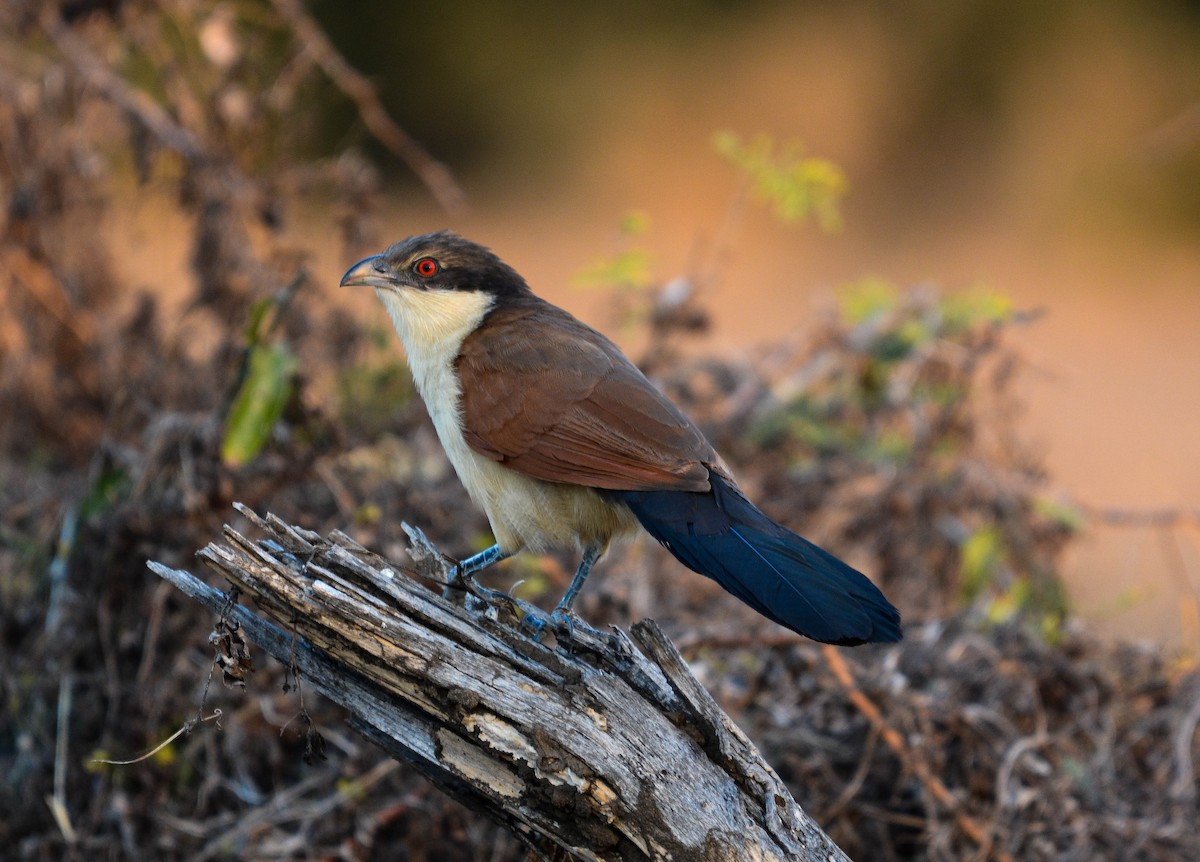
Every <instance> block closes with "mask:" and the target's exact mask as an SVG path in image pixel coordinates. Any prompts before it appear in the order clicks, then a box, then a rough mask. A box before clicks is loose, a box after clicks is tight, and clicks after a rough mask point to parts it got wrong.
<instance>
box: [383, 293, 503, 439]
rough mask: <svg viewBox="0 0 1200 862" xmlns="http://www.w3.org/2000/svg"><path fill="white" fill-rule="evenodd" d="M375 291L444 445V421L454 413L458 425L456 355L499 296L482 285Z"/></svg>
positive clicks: (452, 417) (451, 417) (453, 417)
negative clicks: (475, 287)
mask: <svg viewBox="0 0 1200 862" xmlns="http://www.w3.org/2000/svg"><path fill="white" fill-rule="evenodd" d="M375 293H376V294H377V295H378V296H379V299H380V301H382V302H383V306H384V308H386V309H387V311H388V315H389V316H390V317H391V318H392V325H394V326H395V327H396V333H397V334H398V335H399V336H400V340H401V341H402V342H403V343H404V352H405V353H406V354H408V366H409V368H410V369H412V375H413V380H414V381H415V382H416V384H417V390H418V391H419V392H420V393H421V397H422V398H423V399H424V400H425V404H426V405H427V406H428V407H429V413H430V415H431V416H432V417H433V422H434V425H435V426H437V430H438V435H439V436H441V437H442V443H443V445H445V443H446V438H445V435H444V429H443V426H442V423H443V422H444V421H448V420H450V419H453V420H454V424H455V430H456V431H457V430H458V397H459V394H460V391H459V386H458V377H457V375H456V374H455V372H454V360H455V359H456V358H457V357H458V351H459V349H460V348H461V347H462V343H463V340H464V339H465V338H466V337H467V336H468V335H470V334H471V333H472V332H474V331H475V329H476V328H477V327H478V326H479V324H480V322H481V321H482V320H483V318H484V315H486V314H487V312H488V309H489V308H491V307H492V303H493V302H494V301H495V297H493V296H492V295H490V294H487V293H483V292H481V291H461V290H418V289H416V288H409V287H402V288H400V289H398V290H394V289H384V288H379V289H376V291H375ZM445 430H449V429H445ZM459 436H461V431H459Z"/></svg>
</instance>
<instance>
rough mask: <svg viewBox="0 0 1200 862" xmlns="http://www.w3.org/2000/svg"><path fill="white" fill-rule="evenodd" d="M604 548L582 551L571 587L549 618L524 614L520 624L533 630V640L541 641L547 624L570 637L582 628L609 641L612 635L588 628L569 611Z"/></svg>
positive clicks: (597, 545) (599, 546)
mask: <svg viewBox="0 0 1200 862" xmlns="http://www.w3.org/2000/svg"><path fill="white" fill-rule="evenodd" d="M604 547H605V546H604V545H601V544H595V545H588V546H587V547H586V548H584V549H583V559H581V560H580V561H579V568H578V569H576V570H575V577H573V578H572V579H571V585H570V586H569V587H567V591H566V592H565V593H563V597H562V599H561V600H560V601H559V603H558V605H557V606H556V607H555V608H554V611H553V612H552V613H551V614H550V616H549V617H545V616H542V615H541V614H530V613H526V614H525V618H524V619H523V620H522V623H523V624H524V625H525V626H527V627H528V628H531V629H533V636H534V638H535V639H538V640H540V639H541V637H542V634H543V633H544V631H545V629H546V625H547V624H550V625H552V626H554V627H555V628H560V629H562V628H565V629H566V630H567V633H568V634H569V635H570V636H571V637H574V636H575V630H576V628H582V629H585V630H587V632H588V633H589V634H592V635H595V636H596V637H598V638H600V639H601V640H604V641H609V640H610V639H611V638H612V635H611V634H609V633H608V632H602V631H599V630H598V629H594V628H592V627H591V626H589V625H588V624H587V623H585V622H584V621H583V620H581V619H580V618H579V617H578V616H577V615H576V614H575V612H574V611H573V610H572V609H571V608H572V606H573V605H574V604H575V599H576V597H577V596H578V595H579V591H580V590H581V589H582V588H583V582H584V581H586V580H587V576H588V572H590V571H591V570H592V566H594V565H595V564H596V561H597V560H599V559H600V557H601V556H602V555H603V554H604Z"/></svg>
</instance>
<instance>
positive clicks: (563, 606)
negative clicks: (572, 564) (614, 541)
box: [554, 545, 604, 614]
mask: <svg viewBox="0 0 1200 862" xmlns="http://www.w3.org/2000/svg"><path fill="white" fill-rule="evenodd" d="M603 553H604V546H603V545H588V546H587V547H586V548H584V549H583V559H581V560H580V561H579V568H578V569H576V570H575V577H573V578H571V586H569V587H567V591H566V592H565V593H563V597H562V599H561V600H560V601H559V603H558V606H557V607H556V608H555V609H554V612H555V613H556V614H558V613H563V614H569V613H570V612H571V606H572V605H574V604H575V597H576V596H578V595H579V591H580V590H581V589H583V582H584V581H586V580H587V576H588V572H590V571H591V570H592V566H594V565H596V560H598V559H600V556H601V554H603Z"/></svg>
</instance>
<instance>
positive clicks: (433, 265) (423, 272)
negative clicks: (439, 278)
mask: <svg viewBox="0 0 1200 862" xmlns="http://www.w3.org/2000/svg"><path fill="white" fill-rule="evenodd" d="M439 269H441V267H440V266H438V262H437V261H436V260H434V259H433V258H432V257H423V258H421V259H420V260H418V261H417V262H416V263H414V264H413V271H414V272H416V274H417V275H419V276H421V278H433V277H434V276H435V275H437V273H438V270H439Z"/></svg>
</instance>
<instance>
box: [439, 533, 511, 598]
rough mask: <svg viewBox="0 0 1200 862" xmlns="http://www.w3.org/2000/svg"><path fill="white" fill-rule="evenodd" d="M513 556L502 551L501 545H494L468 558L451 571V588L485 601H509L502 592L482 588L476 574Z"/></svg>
mask: <svg viewBox="0 0 1200 862" xmlns="http://www.w3.org/2000/svg"><path fill="white" fill-rule="evenodd" d="M511 556H512V553H511V552H509V551H504V550H502V549H501V548H500V546H499V545H492V546H491V547H490V548H488V549H487V550H485V551H480V552H479V553H478V554H474V555H473V556H470V557H467V558H466V559H465V560H462V561H460V562H459V563H458V565H456V566H455V567H454V568H453V569H451V570H450V584H449V586H451V587H459V588H462V589H465V590H466V591H467V592H469V593H472V594H473V595H477V596H479V597H480V598H483V599H493V600H495V599H502V598H503V599H507V598H508V595H507V594H506V593H504V592H502V591H501V590H492V589H489V588H487V587H485V586H481V585H480V584H479V582H478V581H476V580H475V573H476V572H481V571H483V570H484V569H486V568H487V567H488V566H491V565H494V564H495V563H498V562H500V561H501V560H507V559H508V558H509V557H511Z"/></svg>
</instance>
